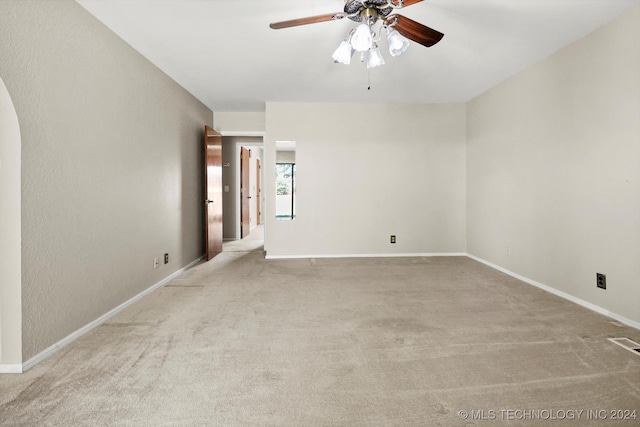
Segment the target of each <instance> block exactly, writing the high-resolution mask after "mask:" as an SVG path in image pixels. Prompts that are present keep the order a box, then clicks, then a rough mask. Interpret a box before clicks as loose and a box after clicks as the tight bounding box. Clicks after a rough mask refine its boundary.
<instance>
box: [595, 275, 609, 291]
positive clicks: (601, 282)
mask: <svg viewBox="0 0 640 427" xmlns="http://www.w3.org/2000/svg"><path fill="white" fill-rule="evenodd" d="M596 286H597V287H599V288H600V289H607V276H606V275H605V274H602V273H596Z"/></svg>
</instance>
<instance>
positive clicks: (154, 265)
mask: <svg viewBox="0 0 640 427" xmlns="http://www.w3.org/2000/svg"><path fill="white" fill-rule="evenodd" d="M158 264H160V260H159V259H158V257H155V258H154V259H153V269H154V270H155V269H156V268H158Z"/></svg>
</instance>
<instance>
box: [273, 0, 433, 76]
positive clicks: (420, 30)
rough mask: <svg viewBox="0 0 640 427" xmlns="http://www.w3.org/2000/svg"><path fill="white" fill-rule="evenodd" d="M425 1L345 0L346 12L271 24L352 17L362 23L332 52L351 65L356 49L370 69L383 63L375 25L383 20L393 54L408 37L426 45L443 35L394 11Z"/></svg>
mask: <svg viewBox="0 0 640 427" xmlns="http://www.w3.org/2000/svg"><path fill="white" fill-rule="evenodd" d="M422 1H423V0H345V2H344V3H345V5H344V11H343V12H336V13H327V14H325V15H316V16H309V17H306V18H299V19H292V20H289V21H282V22H275V23H272V24H270V25H269V27H271V28H273V29H274V30H279V29H282V28H289V27H296V26H298V25H307V24H315V23H318V22H326V21H336V20H340V19H343V18H349V19H351V20H352V21H354V22H358V23H360V24H359V25H358V26H357V27H356V28H354V29H353V30H351V32H350V33H349V35H348V36H347V38H346V39H345V40H344V41H343V42H342V43H341V44H340V46H339V47H338V49H336V51H335V52H334V54H333V59H334V61H335V62H337V63H342V64H349V63H350V62H351V57H352V56H353V53H354V51H358V52H362V60H363V61H364V62H366V63H367V68H373V67H376V66H379V65H383V64H384V58H383V57H382V55H381V54H380V51H379V49H378V45H377V42H378V41H379V39H380V35H379V33H376V32H375V31H374V30H373V26H374V25H375V24H376V23H378V22H381V23H382V25H381V27H382V28H384V29H386V30H387V41H388V43H389V51H390V53H391V55H392V56H397V55H400V54H401V53H402V52H404V51H405V50H406V49H407V47H408V46H409V42H408V40H407V39H410V40H413V41H414V42H416V43H419V44H421V45H423V46H425V47H431V46H433V45H434V44H436V43H438V42H439V41H440V40H442V37H444V34H442V33H441V32H439V31H436V30H434V29H432V28H429V27H427V26H425V25H422V24H420V23H419V22H416V21H413V20H411V19H409V18H407V17H405V16H402V15H396V14H392V12H393V11H394V10H396V9H402V8H403V7H407V6H411V5H413V4H415V3H420V2H422Z"/></svg>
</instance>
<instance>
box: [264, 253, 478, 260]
mask: <svg viewBox="0 0 640 427" xmlns="http://www.w3.org/2000/svg"><path fill="white" fill-rule="evenodd" d="M447 256H467V254H465V253H458V252H453V253H402V254H398V253H394V254H316V255H267V256H266V259H310V258H416V257H447Z"/></svg>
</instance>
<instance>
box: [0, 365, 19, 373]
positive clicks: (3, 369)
mask: <svg viewBox="0 0 640 427" xmlns="http://www.w3.org/2000/svg"><path fill="white" fill-rule="evenodd" d="M21 373H22V365H21V364H19V363H13V364H8V363H5V364H4V365H3V364H0V374H21Z"/></svg>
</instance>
